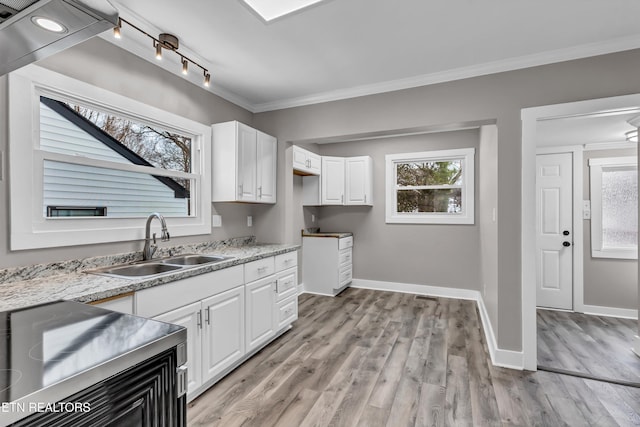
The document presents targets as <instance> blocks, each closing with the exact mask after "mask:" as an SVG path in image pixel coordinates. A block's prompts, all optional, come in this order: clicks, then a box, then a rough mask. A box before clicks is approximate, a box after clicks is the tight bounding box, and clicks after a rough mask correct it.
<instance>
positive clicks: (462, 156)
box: [385, 148, 475, 224]
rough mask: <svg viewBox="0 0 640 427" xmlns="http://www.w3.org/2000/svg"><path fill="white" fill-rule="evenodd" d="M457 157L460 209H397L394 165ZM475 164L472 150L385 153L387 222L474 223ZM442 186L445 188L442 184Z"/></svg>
mask: <svg viewBox="0 0 640 427" xmlns="http://www.w3.org/2000/svg"><path fill="white" fill-rule="evenodd" d="M451 160H460V161H461V162H462V212H461V213H446V212H419V213H404V212H402V213H399V212H397V210H396V209H397V190H398V188H397V185H396V183H397V177H396V164H398V163H407V162H426V161H428V162H433V161H440V162H441V161H451ZM474 165H475V149H474V148H461V149H454V150H438V151H423V152H418V153H399V154H387V155H386V156H385V174H386V175H385V176H386V191H385V213H386V215H385V217H386V223H388V224H394V223H397V224H474V219H475V209H474V193H475V187H474V176H475V171H474ZM443 188H445V187H443Z"/></svg>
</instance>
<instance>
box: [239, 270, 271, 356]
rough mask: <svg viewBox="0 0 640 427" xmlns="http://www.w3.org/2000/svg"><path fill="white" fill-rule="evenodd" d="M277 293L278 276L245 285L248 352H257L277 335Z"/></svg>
mask: <svg viewBox="0 0 640 427" xmlns="http://www.w3.org/2000/svg"><path fill="white" fill-rule="evenodd" d="M275 291H276V276H274V275H271V276H268V277H265V278H264V279H260V280H256V281H255V282H251V283H247V285H245V297H246V304H247V329H246V332H247V338H246V339H247V351H252V350H255V349H256V348H259V347H260V346H261V345H262V344H264V343H265V342H266V341H267V340H269V338H271V337H272V336H274V335H275V333H276V329H275V327H276V322H275V319H274V314H275V313H274V309H273V307H274V302H275V298H274V294H275Z"/></svg>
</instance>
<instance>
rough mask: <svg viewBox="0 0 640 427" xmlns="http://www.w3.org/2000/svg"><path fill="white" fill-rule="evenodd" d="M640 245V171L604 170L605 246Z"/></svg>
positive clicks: (603, 212) (603, 222)
mask: <svg viewBox="0 0 640 427" xmlns="http://www.w3.org/2000/svg"><path fill="white" fill-rule="evenodd" d="M637 244H638V173H637V171H635V170H606V169H604V168H603V170H602V247H603V248H634V247H636V246H637Z"/></svg>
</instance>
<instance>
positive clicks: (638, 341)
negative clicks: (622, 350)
mask: <svg viewBox="0 0 640 427" xmlns="http://www.w3.org/2000/svg"><path fill="white" fill-rule="evenodd" d="M632 350H633V352H634V353H635V354H636V356H638V357H640V337H639V336H637V335H636V336H635V337H633V347H632Z"/></svg>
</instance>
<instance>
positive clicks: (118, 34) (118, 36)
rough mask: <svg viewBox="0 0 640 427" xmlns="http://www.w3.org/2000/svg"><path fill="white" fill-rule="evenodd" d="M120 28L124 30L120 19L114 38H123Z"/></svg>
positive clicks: (114, 28)
mask: <svg viewBox="0 0 640 427" xmlns="http://www.w3.org/2000/svg"><path fill="white" fill-rule="evenodd" d="M120 28H122V21H121V20H120V18H118V25H117V26H115V27H113V37H115V38H116V39H119V38H122V36H121V35H120Z"/></svg>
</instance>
